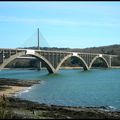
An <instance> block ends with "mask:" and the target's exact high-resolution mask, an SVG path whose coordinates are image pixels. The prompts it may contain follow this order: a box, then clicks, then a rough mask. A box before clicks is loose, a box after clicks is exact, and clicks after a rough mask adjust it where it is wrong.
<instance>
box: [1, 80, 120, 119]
mask: <svg viewBox="0 0 120 120" xmlns="http://www.w3.org/2000/svg"><path fill="white" fill-rule="evenodd" d="M34 84H40V81H39V80H17V79H6V78H0V86H1V87H2V86H4V85H8V86H19V87H30V86H32V85H34ZM4 89H7V88H4ZM2 90H3V89H2V88H1V89H0V91H2ZM6 98H7V100H8V101H9V104H8V108H9V109H11V110H12V112H13V113H14V114H15V116H16V117H15V118H21V119H28V118H29V119H36V118H38V119H49V118H50V119H106V118H107V119H120V111H110V110H107V109H106V107H104V106H101V107H70V106H57V105H46V104H40V103H37V102H33V101H29V100H23V99H20V98H16V97H13V96H9V97H8V96H7V97H6Z"/></svg>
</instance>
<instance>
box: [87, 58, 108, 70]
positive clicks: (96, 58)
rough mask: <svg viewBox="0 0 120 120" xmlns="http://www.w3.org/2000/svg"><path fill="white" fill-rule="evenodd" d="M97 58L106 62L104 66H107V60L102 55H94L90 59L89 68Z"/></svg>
mask: <svg viewBox="0 0 120 120" xmlns="http://www.w3.org/2000/svg"><path fill="white" fill-rule="evenodd" d="M97 59H101V60H102V61H103V62H104V63H105V64H106V67H107V68H109V64H108V62H107V60H106V59H105V58H104V57H103V56H102V57H100V56H96V57H94V58H93V59H92V61H91V63H90V65H89V69H90V68H91V67H92V65H93V63H94V62H95V61H96V60H97Z"/></svg>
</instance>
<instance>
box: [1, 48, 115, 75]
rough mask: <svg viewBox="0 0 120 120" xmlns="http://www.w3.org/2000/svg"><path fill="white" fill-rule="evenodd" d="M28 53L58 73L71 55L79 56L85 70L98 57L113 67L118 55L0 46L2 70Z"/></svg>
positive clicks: (89, 67) (49, 69)
mask: <svg viewBox="0 0 120 120" xmlns="http://www.w3.org/2000/svg"><path fill="white" fill-rule="evenodd" d="M28 55H29V56H31V57H35V58H37V59H39V60H40V61H42V62H43V63H44V64H45V66H46V68H47V70H48V72H49V73H57V72H58V71H59V69H60V67H61V65H62V64H63V63H64V62H65V61H66V60H67V59H68V58H70V57H77V58H78V59H79V60H80V61H81V63H82V67H83V69H84V70H90V69H91V67H92V65H93V63H94V62H95V61H96V60H97V59H101V60H102V61H103V62H104V63H105V66H106V67H107V68H111V59H112V58H113V57H116V55H108V54H96V53H82V52H66V51H47V50H40V49H39V50H32V49H4V48H0V70H2V69H3V68H4V67H5V66H6V65H7V64H8V63H10V62H11V61H13V60H14V59H16V58H19V57H22V56H28Z"/></svg>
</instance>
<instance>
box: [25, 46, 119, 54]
mask: <svg viewBox="0 0 120 120" xmlns="http://www.w3.org/2000/svg"><path fill="white" fill-rule="evenodd" d="M27 49H37V47H29V48H27ZM40 49H41V50H57V51H58V50H60V51H73V52H88V53H101V54H112V55H120V44H116V45H109V46H101V47H90V48H84V49H82V48H74V49H72V48H57V47H51V48H48V47H41V48H40Z"/></svg>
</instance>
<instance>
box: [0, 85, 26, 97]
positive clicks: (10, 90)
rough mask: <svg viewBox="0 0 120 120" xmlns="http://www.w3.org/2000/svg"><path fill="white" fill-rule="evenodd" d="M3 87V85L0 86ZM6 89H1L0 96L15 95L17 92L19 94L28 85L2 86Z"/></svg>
mask: <svg viewBox="0 0 120 120" xmlns="http://www.w3.org/2000/svg"><path fill="white" fill-rule="evenodd" d="M0 87H1V86H0ZM2 88H4V90H2V91H1V90H0V96H2V95H5V96H7V97H12V96H15V95H16V94H19V92H22V91H24V90H25V89H27V88H28V87H21V86H2Z"/></svg>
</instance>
